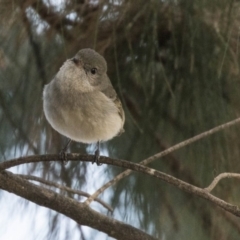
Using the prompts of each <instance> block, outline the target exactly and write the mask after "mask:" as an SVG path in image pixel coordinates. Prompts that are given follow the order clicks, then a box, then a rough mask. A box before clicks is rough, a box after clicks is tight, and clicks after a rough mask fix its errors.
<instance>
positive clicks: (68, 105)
mask: <svg viewBox="0 0 240 240" xmlns="http://www.w3.org/2000/svg"><path fill="white" fill-rule="evenodd" d="M43 106H44V113H45V116H46V118H47V120H48V122H49V123H50V124H51V126H52V127H53V128H54V129H55V130H56V131H58V132H59V133H61V134H62V135H64V136H67V137H68V138H70V139H72V140H75V141H78V142H83V143H94V142H98V141H107V140H110V139H111V138H113V137H115V136H116V135H118V134H121V133H122V132H123V131H124V130H123V125H124V122H125V115H124V111H123V108H122V104H121V102H120V100H119V98H118V96H117V94H116V92H115V90H114V88H113V86H112V84H111V82H110V80H109V78H108V76H107V63H106V61H105V59H104V58H103V57H102V56H101V55H100V54H98V53H97V52H95V51H94V50H92V49H82V50H80V51H79V52H78V53H77V54H76V55H75V57H74V58H72V59H69V60H67V61H66V62H65V63H64V64H63V66H62V67H61V68H60V70H59V72H58V73H57V74H56V76H55V77H54V79H53V80H52V81H51V82H50V83H49V84H47V85H46V86H45V88H44V92H43Z"/></svg>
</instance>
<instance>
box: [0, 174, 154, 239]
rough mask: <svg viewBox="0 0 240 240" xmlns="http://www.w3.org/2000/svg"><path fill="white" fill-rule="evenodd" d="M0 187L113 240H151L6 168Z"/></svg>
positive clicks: (130, 227)
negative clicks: (104, 234)
mask: <svg viewBox="0 0 240 240" xmlns="http://www.w3.org/2000/svg"><path fill="white" fill-rule="evenodd" d="M0 188H1V189H3V190H6V191H8V192H10V193H14V194H16V195H18V196H20V197H22V198H25V199H27V200H29V201H31V202H34V203H36V204H38V205H40V206H44V207H47V208H49V209H52V210H55V211H57V212H59V213H62V214H63V215H65V216H67V217H69V218H71V219H73V220H74V221H75V222H77V223H78V224H80V225H85V226H89V227H92V228H95V229H97V230H99V231H101V232H104V233H106V234H108V235H109V236H111V237H113V238H115V239H124V240H132V239H139V240H146V239H147V240H148V239H149V240H153V239H155V238H153V237H152V236H150V235H148V234H146V233H144V232H142V231H141V230H139V229H137V228H134V227H132V226H130V225H128V224H125V223H123V222H120V221H118V220H116V219H112V218H110V217H107V216H105V215H103V214H100V213H98V212H96V211H94V210H92V209H91V208H90V207H88V206H87V205H86V204H84V203H79V202H78V201H76V200H75V199H72V198H69V197H66V196H62V195H60V194H58V193H56V192H54V191H52V190H49V189H46V188H43V187H40V186H37V185H35V184H33V183H30V182H29V181H27V180H25V179H23V178H21V177H18V176H16V175H14V174H12V173H11V172H9V171H0Z"/></svg>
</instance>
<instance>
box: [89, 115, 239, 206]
mask: <svg viewBox="0 0 240 240" xmlns="http://www.w3.org/2000/svg"><path fill="white" fill-rule="evenodd" d="M239 122H240V118H237V119H234V120H232V121H230V122H227V123H224V124H222V125H219V126H217V127H215V128H212V129H210V130H208V131H205V132H203V133H200V134H198V135H196V136H194V137H192V138H189V139H187V140H185V141H183V142H180V143H178V144H176V145H174V146H172V147H170V148H168V149H166V150H164V151H162V152H160V153H157V154H155V155H153V156H151V157H149V158H146V159H145V160H143V161H141V162H140V163H139V164H141V165H148V164H149V163H151V162H153V161H155V160H157V159H159V158H161V157H164V156H166V155H168V154H169V153H172V152H174V151H176V150H179V149H180V148H183V147H185V146H187V145H190V144H192V143H194V142H196V141H198V140H200V139H202V138H205V137H207V136H210V135H212V134H214V133H216V132H219V131H221V130H223V129H225V128H228V127H231V126H233V125H235V124H237V123H239ZM131 172H132V171H131V170H126V171H124V172H122V173H120V174H118V175H117V176H116V177H115V178H114V179H112V180H110V181H109V182H107V183H106V184H104V185H103V186H102V187H101V188H99V189H98V190H97V191H96V192H95V193H93V194H92V195H91V196H90V197H89V198H88V199H87V200H86V203H88V204H90V203H91V202H92V201H93V199H95V198H96V197H98V196H99V195H100V194H101V193H102V192H103V191H105V190H106V189H107V188H109V187H110V186H112V185H114V184H115V183H117V182H118V181H120V180H121V179H122V178H124V177H126V176H128V175H129V174H130V173H131Z"/></svg>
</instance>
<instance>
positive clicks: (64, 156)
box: [59, 139, 72, 165]
mask: <svg viewBox="0 0 240 240" xmlns="http://www.w3.org/2000/svg"><path fill="white" fill-rule="evenodd" d="M71 142H72V139H69V140H68V142H67V144H66V146H65V147H64V148H63V149H62V150H61V151H60V153H59V157H60V159H61V160H62V163H63V164H64V165H65V164H67V149H68V147H69V146H70V144H71Z"/></svg>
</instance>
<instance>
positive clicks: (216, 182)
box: [204, 173, 240, 192]
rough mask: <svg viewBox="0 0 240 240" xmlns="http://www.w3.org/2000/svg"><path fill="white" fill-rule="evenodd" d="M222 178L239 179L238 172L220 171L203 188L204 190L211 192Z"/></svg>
mask: <svg viewBox="0 0 240 240" xmlns="http://www.w3.org/2000/svg"><path fill="white" fill-rule="evenodd" d="M223 178H239V179H240V174H239V173H221V174H219V175H218V176H217V177H215V178H214V179H213V181H212V182H211V184H210V185H209V186H208V187H206V188H204V189H205V191H207V192H211V191H212V190H213V189H214V188H215V187H216V185H217V184H218V182H219V181H220V180H222V179H223Z"/></svg>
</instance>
